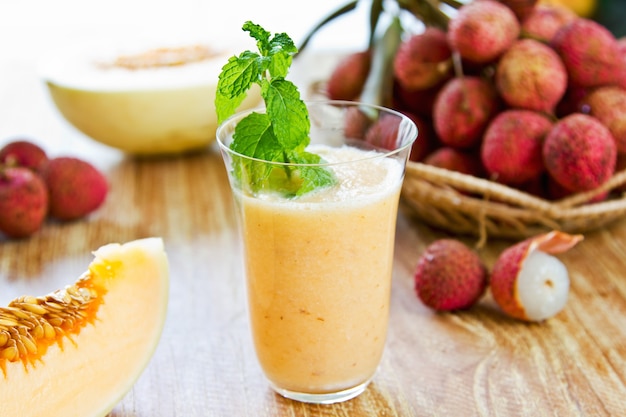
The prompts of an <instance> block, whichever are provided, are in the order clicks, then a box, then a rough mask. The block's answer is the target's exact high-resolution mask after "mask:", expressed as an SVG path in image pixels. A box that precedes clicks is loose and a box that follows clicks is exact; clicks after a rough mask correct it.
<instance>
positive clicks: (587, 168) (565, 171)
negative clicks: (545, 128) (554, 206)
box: [543, 113, 617, 192]
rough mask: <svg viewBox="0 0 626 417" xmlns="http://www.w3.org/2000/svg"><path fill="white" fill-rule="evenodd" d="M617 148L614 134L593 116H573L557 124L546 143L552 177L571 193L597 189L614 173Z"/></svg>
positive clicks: (545, 150)
mask: <svg viewBox="0 0 626 417" xmlns="http://www.w3.org/2000/svg"><path fill="white" fill-rule="evenodd" d="M616 157H617V149H616V145H615V139H613V136H612V135H611V132H610V131H609V129H608V128H607V127H605V126H604V125H603V124H602V123H600V121H599V120H598V119H596V118H594V117H592V116H588V115H585V114H580V113H574V114H571V115H569V116H567V117H565V118H563V119H561V120H559V121H558V122H556V123H555V124H554V126H553V127H552V129H551V130H550V131H549V132H548V134H547V135H546V138H545V139H544V143H543V160H544V164H545V166H546V169H547V171H548V173H549V174H550V176H551V177H552V178H553V179H554V180H556V181H557V182H558V183H559V184H561V185H562V186H563V187H565V188H567V189H568V190H571V191H575V192H579V191H588V190H591V189H594V188H596V187H598V186H600V185H601V184H603V183H604V182H605V181H607V180H608V179H609V178H610V177H611V175H613V172H614V170H615V162H616Z"/></svg>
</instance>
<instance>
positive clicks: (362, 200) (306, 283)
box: [238, 147, 403, 394]
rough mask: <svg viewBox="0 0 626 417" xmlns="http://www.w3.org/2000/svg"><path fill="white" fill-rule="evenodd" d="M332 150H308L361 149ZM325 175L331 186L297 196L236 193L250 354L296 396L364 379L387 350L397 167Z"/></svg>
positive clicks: (331, 154) (373, 165)
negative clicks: (333, 177) (331, 178)
mask: <svg viewBox="0 0 626 417" xmlns="http://www.w3.org/2000/svg"><path fill="white" fill-rule="evenodd" d="M339 149H340V150H337V149H334V150H333V149H332V148H319V149H315V151H314V152H316V153H318V154H321V155H322V156H323V157H324V159H326V160H327V161H329V162H335V161H346V160H354V159H361V158H363V156H364V152H366V151H362V150H357V149H355V148H349V147H344V148H339ZM369 152H370V153H372V152H373V151H369ZM331 169H333V170H334V171H335V175H336V177H337V178H338V179H339V184H338V185H336V186H334V187H331V188H328V189H323V190H320V191H315V192H313V193H310V194H307V195H305V196H303V197H300V198H296V199H291V200H287V199H284V198H280V197H276V196H256V197H249V196H241V195H240V196H238V201H239V204H240V205H241V210H242V231H243V237H244V249H245V251H246V256H245V260H246V276H247V278H246V279H247V285H248V301H249V314H250V321H251V327H252V334H253V339H254V344H255V348H256V353H257V356H258V359H259V362H260V364H261V366H262V368H263V370H264V372H265V374H266V376H267V378H268V379H269V380H270V382H271V383H272V384H273V385H274V386H276V387H279V388H281V389H285V390H289V391H293V392H305V393H313V394H315V393H320V394H323V393H329V392H336V391H341V390H345V389H349V388H352V387H355V386H358V385H359V384H363V383H366V382H368V381H369V380H370V379H371V378H372V376H373V375H374V373H375V371H376V368H377V366H378V364H379V361H380V358H381V355H382V352H383V348H384V345H385V339H386V332H387V321H388V314H389V299H390V286H391V272H392V262H393V248H394V236H395V227H396V216H397V210H398V199H399V195H400V187H401V182H402V177H403V165H402V163H401V162H399V161H397V160H395V159H392V158H386V159H385V158H378V159H370V160H368V161H365V162H358V163H356V162H355V163H351V164H344V165H337V166H336V167H334V166H331Z"/></svg>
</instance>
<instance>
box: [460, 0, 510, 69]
mask: <svg viewBox="0 0 626 417" xmlns="http://www.w3.org/2000/svg"><path fill="white" fill-rule="evenodd" d="M519 33H520V24H519V21H518V20H517V17H516V16H515V14H514V13H513V11H512V10H511V9H510V8H509V7H507V6H505V5H504V4H502V3H499V2H497V1H494V0H481V1H473V2H469V3H466V4H464V5H463V6H461V7H460V8H459V9H458V13H457V15H456V16H455V17H454V18H452V19H451V20H450V22H449V24H448V42H449V43H450V46H451V48H452V50H453V51H457V52H458V53H459V55H460V56H461V57H463V58H465V59H467V60H469V61H473V62H476V63H486V62H491V61H494V60H495V59H496V58H498V57H499V56H500V55H501V54H502V53H503V52H504V51H505V50H506V49H508V48H509V47H510V46H511V45H512V44H513V42H514V41H515V39H517V37H518V36H519Z"/></svg>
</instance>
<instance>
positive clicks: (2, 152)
mask: <svg viewBox="0 0 626 417" xmlns="http://www.w3.org/2000/svg"><path fill="white" fill-rule="evenodd" d="M47 160H48V155H47V154H46V152H45V151H44V150H43V149H42V148H41V147H40V146H39V145H37V144H36V143H33V142H31V141H29V140H15V141H12V142H9V143H7V144H6V145H4V146H3V147H2V148H1V149H0V165H7V166H20V167H25V168H30V169H32V170H34V171H37V170H39V169H40V168H41V166H42V165H43V164H45V163H46V161H47Z"/></svg>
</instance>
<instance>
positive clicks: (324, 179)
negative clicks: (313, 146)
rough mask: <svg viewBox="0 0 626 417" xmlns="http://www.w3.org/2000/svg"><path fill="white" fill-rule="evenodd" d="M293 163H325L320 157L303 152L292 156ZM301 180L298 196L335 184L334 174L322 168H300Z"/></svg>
mask: <svg viewBox="0 0 626 417" xmlns="http://www.w3.org/2000/svg"><path fill="white" fill-rule="evenodd" d="M290 159H291V162H295V163H299V164H319V163H321V162H323V160H322V158H321V157H320V156H319V155H316V154H313V153H310V152H302V153H298V154H295V155H291V156H290ZM299 174H300V178H301V180H302V184H301V185H300V188H298V191H297V192H296V195H304V194H306V193H308V192H311V191H313V190H315V189H318V188H323V187H328V186H330V185H333V184H334V183H335V177H334V175H333V173H332V172H331V171H329V170H327V169H325V168H324V167H321V166H315V165H313V166H306V165H305V166H302V167H300V173H299Z"/></svg>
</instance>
